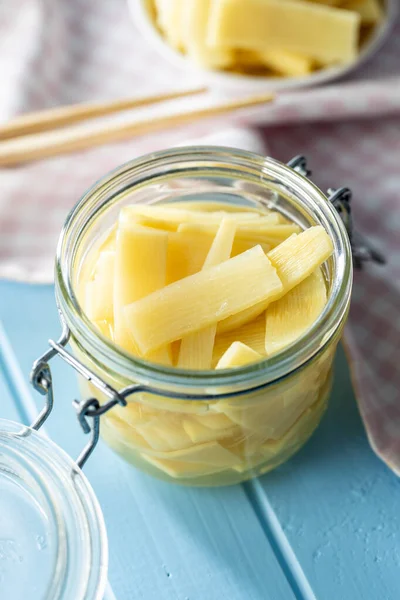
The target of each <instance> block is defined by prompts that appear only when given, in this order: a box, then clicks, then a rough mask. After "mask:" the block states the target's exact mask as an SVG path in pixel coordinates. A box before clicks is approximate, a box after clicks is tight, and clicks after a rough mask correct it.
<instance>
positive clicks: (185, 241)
mask: <svg viewBox="0 0 400 600" xmlns="http://www.w3.org/2000/svg"><path fill="white" fill-rule="evenodd" d="M212 242H213V236H212V235H208V234H203V233H201V234H199V235H197V236H194V235H193V234H191V233H185V232H172V233H170V234H169V235H168V256H167V285H169V284H170V283H173V282H174V281H178V280H179V279H183V278H184V277H188V276H189V275H193V274H194V273H197V272H198V271H200V270H201V269H202V267H203V265H204V261H205V260H206V257H207V254H208V252H209V250H210V248H211V244H212Z"/></svg>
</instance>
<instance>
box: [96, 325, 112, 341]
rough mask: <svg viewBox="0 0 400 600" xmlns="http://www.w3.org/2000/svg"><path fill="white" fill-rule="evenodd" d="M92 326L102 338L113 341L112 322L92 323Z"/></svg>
mask: <svg viewBox="0 0 400 600" xmlns="http://www.w3.org/2000/svg"><path fill="white" fill-rule="evenodd" d="M94 325H96V327H97V329H98V330H99V331H100V333H101V334H102V335H104V337H106V338H109V339H110V340H112V341H114V325H113V322H112V321H106V320H102V321H94Z"/></svg>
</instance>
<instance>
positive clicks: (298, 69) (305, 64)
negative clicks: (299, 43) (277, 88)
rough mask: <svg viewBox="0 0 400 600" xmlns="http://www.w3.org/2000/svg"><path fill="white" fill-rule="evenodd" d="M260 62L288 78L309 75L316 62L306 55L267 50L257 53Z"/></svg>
mask: <svg viewBox="0 0 400 600" xmlns="http://www.w3.org/2000/svg"><path fill="white" fill-rule="evenodd" d="M257 58H258V60H259V61H260V62H261V63H262V64H264V65H265V66H267V67H268V68H270V69H272V70H273V71H276V72H277V73H280V74H281V75H285V76H286V77H301V76H304V75H309V74H310V73H311V72H312V70H313V68H314V65H315V61H314V60H313V59H312V58H310V57H309V56H305V55H304V54H303V55H302V54H296V53H294V52H288V51H287V50H265V51H261V52H257Z"/></svg>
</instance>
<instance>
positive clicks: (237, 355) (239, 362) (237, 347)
mask: <svg viewBox="0 0 400 600" xmlns="http://www.w3.org/2000/svg"><path fill="white" fill-rule="evenodd" d="M260 360H262V355H261V354H259V353H258V352H255V350H253V349H252V348H250V347H249V346H246V344H243V343H242V342H233V344H232V345H231V346H230V347H229V348H228V350H227V351H226V352H225V354H224V355H223V356H222V357H221V358H220V359H219V361H218V364H217V366H216V367H215V368H216V369H231V368H234V367H243V366H244V365H248V364H250V363H253V362H258V361H260Z"/></svg>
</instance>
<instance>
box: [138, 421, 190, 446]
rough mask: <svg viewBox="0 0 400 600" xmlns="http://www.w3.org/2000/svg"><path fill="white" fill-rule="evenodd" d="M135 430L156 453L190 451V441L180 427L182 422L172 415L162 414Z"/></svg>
mask: <svg viewBox="0 0 400 600" xmlns="http://www.w3.org/2000/svg"><path fill="white" fill-rule="evenodd" d="M136 430H137V431H138V433H140V435H141V436H142V437H143V438H144V439H145V440H146V442H147V443H148V444H149V445H150V446H151V447H152V449H153V450H155V451H157V452H170V451H175V450H184V449H190V448H191V447H192V446H193V443H192V440H191V439H190V437H189V436H188V434H187V433H186V431H185V430H184V429H183V427H182V421H181V420H180V419H179V418H176V417H175V415H173V414H168V413H165V414H162V413H161V412H160V414H159V416H158V417H155V418H154V419H152V420H150V421H149V422H148V423H145V424H143V425H138V426H137V427H136Z"/></svg>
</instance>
